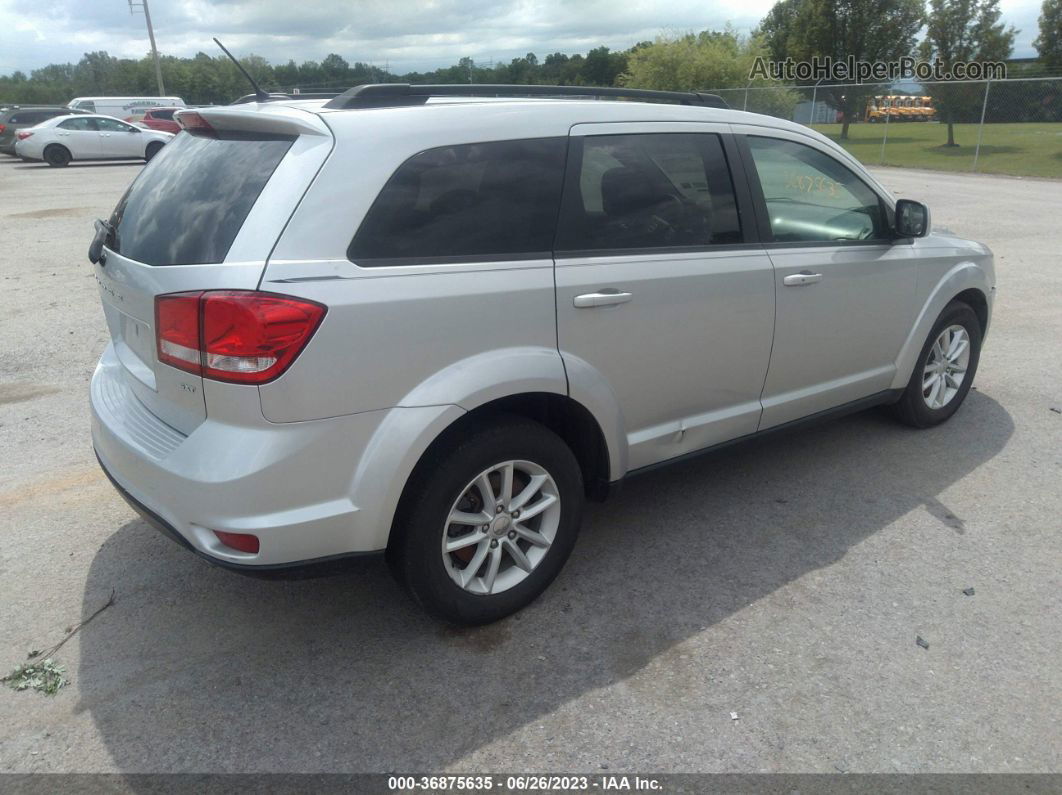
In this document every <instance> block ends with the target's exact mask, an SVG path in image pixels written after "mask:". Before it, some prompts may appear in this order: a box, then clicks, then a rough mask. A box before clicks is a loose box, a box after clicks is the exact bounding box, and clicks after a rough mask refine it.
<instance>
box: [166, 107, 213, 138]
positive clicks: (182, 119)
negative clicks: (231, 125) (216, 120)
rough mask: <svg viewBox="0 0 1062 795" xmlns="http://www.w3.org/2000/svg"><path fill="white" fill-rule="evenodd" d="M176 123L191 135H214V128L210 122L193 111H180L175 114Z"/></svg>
mask: <svg viewBox="0 0 1062 795" xmlns="http://www.w3.org/2000/svg"><path fill="white" fill-rule="evenodd" d="M176 118H177V123H178V124H180V125H181V127H183V128H184V129H185V130H186V131H187V132H189V133H191V134H192V135H214V134H215V133H214V128H213V127H211V126H210V122H208V121H207V120H206V119H204V118H203V116H202V114H200V113H196V112H195V111H189V110H185V111H181V112H180V113H178V114H176Z"/></svg>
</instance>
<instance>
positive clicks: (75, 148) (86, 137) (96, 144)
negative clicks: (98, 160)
mask: <svg viewBox="0 0 1062 795" xmlns="http://www.w3.org/2000/svg"><path fill="white" fill-rule="evenodd" d="M55 140H56V141H58V142H59V143H61V144H62V145H63V146H65V147H66V148H67V149H69V150H70V154H71V155H73V157H74V159H75V160H91V159H92V158H95V157H99V156H100V134H99V130H98V128H97V127H96V119H94V118H93V117H92V116H78V117H75V118H73V119H67V120H66V121H61V122H59V124H58V125H56V128H55Z"/></svg>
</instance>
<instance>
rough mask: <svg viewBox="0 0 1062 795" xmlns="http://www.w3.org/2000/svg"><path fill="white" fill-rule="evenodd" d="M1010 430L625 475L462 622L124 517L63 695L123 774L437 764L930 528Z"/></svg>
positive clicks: (904, 435) (857, 423) (759, 447)
mask: <svg viewBox="0 0 1062 795" xmlns="http://www.w3.org/2000/svg"><path fill="white" fill-rule="evenodd" d="M1013 427H1014V426H1013V423H1012V421H1011V418H1010V416H1009V415H1008V414H1007V412H1006V411H1005V410H1004V409H1003V407H1002V406H1000V405H999V404H998V403H997V402H995V401H994V400H992V399H991V398H989V397H987V396H985V395H983V394H981V393H980V392H971V393H970V395H969V397H968V399H967V401H966V405H965V406H964V407H963V409H962V410H961V411H960V412H959V413H958V414H957V415H956V416H955V417H954V418H953V419H952V420H951V421H950V422H949V423H947V424H946V425H945V426H942V427H939V428H935V429H932V430H928V431H921V432H918V431H913V430H910V429H907V428H904V427H902V426H899V425H897V424H896V423H894V422H893V421H892V420H891V419H889V418H887V417H885V416H883V415H882V414H881V413H879V412H875V411H871V412H866V413H863V414H859V415H856V416H852V417H848V418H845V419H842V420H838V421H836V422H833V423H829V424H826V425H822V426H819V427H816V428H811V429H807V430H803V431H798V432H794V433H791V434H788V435H785V436H781V437H776V438H773V439H769V440H764V441H761V442H755V443H751V444H747V445H743V446H739V447H734V448H730V449H727V450H724V451H720V452H718V453H716V454H714V455H710V456H706V457H704V458H701V459H697V460H695V461H691V462H687V463H684V464H680V465H678V466H676V467H672V468H669V469H664V470H660V471H657V472H655V473H652V474H648V475H644V476H642V477H639V478H636V479H632V480H630V481H629V482H627V483H626V484H624V487H623V489H622V491H621V492H620V493H619V494H618V495H617V496H615V497H614V498H612V499H611V500H610V501H609V502H607V503H605V504H603V505H592V506H590V507H589V509H588V511H587V515H586V519H585V522H584V528H583V534H582V536H581V537H580V540H579V543H578V544H577V546H576V550H575V552H574V554H573V556H572V559H571V560H570V561H569V563H568V565H567V567H566V568H565V570H564V571H563V572H562V573H561V575H560V577H559V578H558V579H557V581H556V582H555V583H554V584H553V586H552V587H551V588H550V589H549V590H548V591H547V592H546V594H545V595H544V596H543V597H542V598H540V599H539V600H538V601H537V602H536V603H535V604H533V605H532V606H531V607H529V608H528V609H526V610H525V611H523V612H522V613H521V614H518V615H517V616H514V617H510V618H508V619H506V620H504V621H501V622H499V623H497V624H494V625H491V626H487V627H482V628H477V629H457V628H452V627H448V626H443V625H440V624H438V623H436V622H434V621H432V620H430V619H428V618H426V617H425V616H423V615H422V614H421V613H420V611H419V610H418V608H416V607H415V606H414V605H413V604H412V603H411V601H410V600H409V599H408V598H407V597H406V596H405V595H404V594H403V593H402V592H401V590H400V589H399V588H398V587H397V586H396V585H395V584H394V583H393V581H392V580H391V578H390V576H389V574H388V572H387V571H386V567H385V566H384V565H383V563H382V562H379V563H376V564H364V565H362V566H360V567H359V568H358V569H357V570H355V571H353V572H351V573H349V574H344V575H340V576H337V577H333V578H326V579H312V580H297V581H263V580H256V579H250V578H246V577H241V576H239V575H236V574H232V573H230V572H227V571H223V570H220V569H218V568H215V567H212V566H210V565H209V564H206V563H204V562H203V561H201V560H199V559H197V558H195V557H193V556H192V555H190V554H189V553H187V552H186V551H184V550H183V549H181V548H179V547H178V546H177V545H176V544H174V543H172V542H171V541H169V540H167V539H165V538H163V537H162V536H161V535H160V534H159V533H157V532H156V531H155V530H153V529H151V528H150V527H149V526H148V525H146V524H145V523H143V522H141V521H139V520H136V521H129V522H128V523H126V524H125V525H124V526H122V527H120V528H118V529H117V531H116V532H115V533H114V535H113V536H111V537H110V538H109V539H108V540H107V541H106V542H105V543H104V545H103V546H102V548H101V549H100V550H99V552H98V554H97V555H96V557H95V559H94V561H93V563H92V566H91V569H90V572H89V576H88V581H87V584H86V588H85V595H84V604H83V613H84V614H85V615H89V614H90V613H91V612H92V611H94V610H96V609H97V608H98V607H99V606H100V605H101V604H103V603H104V602H105V601H106V600H107V597H108V595H109V594H110V593H111V589H112V588H113V589H116V591H117V602H116V604H115V605H114V606H113V607H112V608H110V609H109V610H107V611H106V612H105V613H103V614H102V615H101V616H100V617H99V619H97V620H96V621H93V622H92V623H91V624H89V625H88V626H86V627H85V628H84V630H83V631H82V633H81V635H82V637H81V646H80V648H81V660H80V665H79V666H78V668H77V670H76V672H75V675H76V680H77V683H78V687H79V690H80V703H79V706H78V709H79V711H80V710H87V711H89V712H90V714H91V716H92V718H93V719H94V721H95V724H96V726H97V727H98V730H99V734H100V736H101V737H102V739H103V741H104V742H105V744H106V746H107V749H108V751H109V753H110V756H111V758H112V759H113V762H114V764H115V765H116V766H117V768H118V769H120V770H123V771H126V772H141V771H143V772H159V771H178V770H183V771H210V772H220V771H260V772H271V771H333V772H336V771H349V772H368V771H375V772H389V771H397V772H423V771H430V770H439V769H440V768H442V767H443V766H445V765H447V764H451V763H454V762H455V761H457V760H459V759H461V758H462V757H463V756H465V755H466V754H468V753H470V752H472V751H474V750H476V749H477V748H480V747H481V746H483V745H485V744H488V743H490V742H493V741H495V740H498V739H501V738H504V737H505V736H506V735H508V734H509V733H511V732H513V731H514V730H516V729H518V728H520V727H522V726H524V725H525V724H527V723H528V722H530V721H534V720H536V719H539V718H541V717H542V716H544V715H547V714H549V713H551V712H552V711H554V710H556V709H557V708H559V707H561V706H563V705H564V704H565V703H567V702H568V701H570V700H572V699H574V698H577V697H579V696H581V695H583V694H585V693H587V692H589V691H592V690H595V689H598V688H602V687H607V686H608V685H610V684H612V683H615V682H616V681H618V680H622V679H624V678H626V677H628V676H630V675H631V674H633V673H635V672H637V671H639V670H641V669H642V668H644V667H645V666H646V665H648V664H650V663H651V662H652V661H653V660H654V658H656V657H658V656H659V655H661V654H663V653H665V652H667V651H668V650H669V649H671V648H672V647H673V646H675V645H676V644H678V643H681V642H682V641H683V640H685V639H687V638H689V637H690V636H691V635H693V634H695V633H698V632H700V631H701V630H703V629H705V628H708V627H710V626H711V625H713V624H715V623H716V622H719V621H721V620H722V619H725V618H726V617H728V616H730V615H732V614H734V613H735V612H737V611H739V610H741V609H742V608H744V607H746V606H748V605H749V604H751V603H753V602H755V601H757V600H759V599H761V598H763V597H764V596H766V595H769V594H771V593H772V592H773V591H775V590H776V589H778V588H780V587H782V586H784V585H786V584H787V583H790V582H792V581H793V580H795V579H797V578H800V577H802V576H803V575H805V574H807V573H808V572H811V571H813V570H816V569H819V568H822V567H825V566H829V565H830V564H832V563H834V562H835V561H837V560H839V559H840V558H841V557H843V556H844V555H845V553H846V552H847V550H849V549H850V548H851V547H852V546H853V545H856V544H858V543H860V542H861V541H863V540H864V539H866V538H867V537H868V536H871V535H873V534H874V533H876V532H878V531H879V530H881V529H882V528H884V527H887V526H888V525H890V524H891V523H893V522H895V521H896V520H898V519H900V518H901V517H903V516H905V515H906V514H908V513H909V512H911V511H914V510H917V509H920V508H921V509H926V510H929V511H930V512H931V514H932V515H933V516H938V514H939V518H940V519H941V521H942V522H945V524H948V522H950V520H949V519H947V518H946V517H948V516H950V517H951V520H954V519H955V516H953V515H951V514H950V513H947V512H946V509H942V506H941V503H940V501H939V498H938V495H940V494H941V493H942V492H943V491H944V490H946V489H947V488H948V487H949V486H951V485H952V484H953V483H955V482H956V481H957V480H959V479H961V478H963V477H964V476H966V475H967V474H968V473H970V472H971V471H973V470H975V469H976V468H978V467H979V466H981V465H982V464H984V463H985V462H986V461H988V460H990V459H991V458H992V457H993V456H995V455H996V454H997V453H998V452H999V451H1000V450H1001V449H1002V448H1003V446H1004V444H1005V443H1006V441H1007V439H1008V438H1009V437H1010V435H1011V433H1012V432H1013ZM952 507H953V508H954V509H955V510H956V511H957V512H959V513H960V514H961V513H962V512H963V510H962V506H952ZM942 510H943V511H944V512H942ZM961 524H962V523H961V520H960V521H959V522H958V525H959V527H957V528H956V527H954V526H953V525H950V524H949V525H948V526H949V527H952V529H953V530H955V532H956V536H955V537H956V543H959V539H961V535H960V533H959V530H961ZM711 664H712V663H711V661H710V660H705V661H704V665H711ZM563 739H564V738H556V740H557V741H558V742H563ZM517 761H518V760H514V763H516V762H517ZM130 783H135V780H130Z"/></svg>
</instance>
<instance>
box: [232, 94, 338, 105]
mask: <svg viewBox="0 0 1062 795" xmlns="http://www.w3.org/2000/svg"><path fill="white" fill-rule="evenodd" d="M341 93H342V92H339V91H327V92H321V93H318V92H308V93H305V94H284V93H281V92H279V91H270V92H269V94H267V95H266V98H265V99H260V98H259V97H258V95H257V94H244V95H243V96H242V97H240V98H239V99H235V100H233V101H232V102H230V103H229V104H230V105H243V104H244V103H247V102H286V101H287V100H289V99H333V98H335V97H338V96H339V95H340V94H341Z"/></svg>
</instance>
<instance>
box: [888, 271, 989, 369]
mask: <svg viewBox="0 0 1062 795" xmlns="http://www.w3.org/2000/svg"><path fill="white" fill-rule="evenodd" d="M992 289H993V288H992V286H991V285H990V283H989V280H988V275H987V274H986V273H985V270H984V269H983V268H981V267H980V266H979V265H978V264H977V263H976V262H972V261H964V262H960V263H958V264H956V265H955V267H953V268H952V269H951V270H949V271H948V272H947V273H946V274H945V275H944V276H943V277H942V278H941V279H940V281H939V282H938V283H937V285H936V287H934V289H933V290H932V291H931V292H930V294H929V297H928V298H927V299H926V301H925V303H924V304H923V305H922V309H921V310H920V312H919V313H918V316H917V318H916V320H915V322H914V324H913V326H912V327H911V331H910V333H909V334H908V335H907V339H906V340H904V344H903V347H902V348H901V349H900V353H899V355H898V356H897V357H896V375H895V377H894V378H893V382H892V388H893V389H902V388H904V387H906V386H907V382H908V381H909V380H910V378H911V373H912V372H914V366H915V362H916V360H917V358H918V354H919V352H920V351H921V350H922V345H923V344H924V343H925V340H926V336H927V335H928V334H929V332H930V330H931V329H932V328H933V324H934V323H936V321H937V318H938V317H939V316H940V313H941V312H943V311H944V307H946V306H947V305H948V304H950V303H951V302H952V301H955V300H959V301H962V302H963V303H965V304H968V305H969V306H970V308H971V309H973V311H974V313H975V314H976V315H977V319H978V320H979V321H980V325H981V332H982V337H984V335H985V334H986V333H987V331H988V326H989V322H990V320H991V316H992V304H991V298H990V296H991V294H992Z"/></svg>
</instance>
